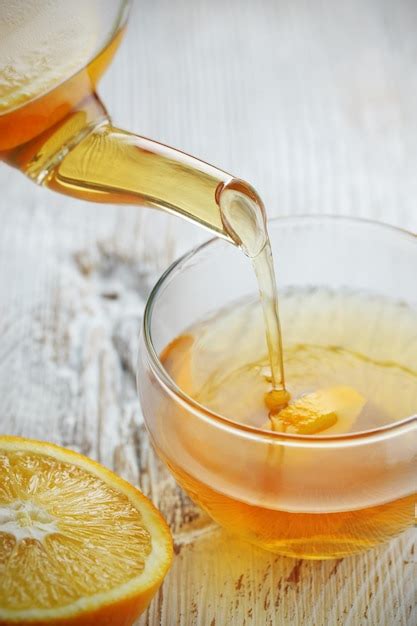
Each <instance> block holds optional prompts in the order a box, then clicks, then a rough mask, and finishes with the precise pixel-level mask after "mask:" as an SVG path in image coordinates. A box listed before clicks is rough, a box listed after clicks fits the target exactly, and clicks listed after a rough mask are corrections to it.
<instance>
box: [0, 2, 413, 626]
mask: <svg viewBox="0 0 417 626" xmlns="http://www.w3.org/2000/svg"><path fill="white" fill-rule="evenodd" d="M416 28H417V3H416V2H415V0H401V1H398V2H395V0H374V1H371V0H369V1H366V0H351V1H350V2H331V0H329V1H319V0H315V1H312V0H256V1H255V0H234V1H229V2H224V1H222V0H211V1H209V0H194V1H191V0H176V2H169V0H156V1H155V0H154V1H153V2H146V0H140V1H138V2H137V3H136V5H135V7H134V10H133V14H132V19H131V22H130V27H129V30H128V34H127V37H126V39H125V41H124V43H123V44H122V47H121V50H120V52H119V54H118V56H117V58H116V60H115V62H114V64H113V66H112V67H111V69H110V71H109V72H108V74H107V75H106V77H105V79H104V81H103V84H102V88H101V93H102V94H103V97H104V99H105V101H106V103H107V105H108V108H109V110H110V111H111V112H112V113H113V116H114V119H115V121H116V122H117V123H119V124H120V125H123V126H125V127H127V128H130V129H131V130H134V131H136V132H139V133H141V134H145V135H148V136H151V137H153V138H155V139H158V140H160V141H162V142H166V143H169V144H171V145H175V146H178V147H179V148H182V149H184V150H186V151H187V152H191V153H194V154H196V155H199V156H200V157H201V158H203V159H205V160H208V161H211V162H213V163H215V164H218V165H220V166H222V167H223V168H224V169H226V170H228V171H231V172H233V173H235V174H236V175H238V176H240V177H243V178H247V179H248V180H249V181H251V182H252V183H253V184H254V185H255V186H256V187H257V188H258V190H259V191H260V193H261V195H263V197H264V199H265V201H266V204H267V207H268V211H269V213H270V215H280V214H289V213H292V214H302V213H319V212H323V213H340V214H349V215H358V216H364V217H372V218H375V219H379V220H383V221H387V222H390V223H393V224H397V225H401V226H403V227H406V228H409V229H411V230H417V208H416V204H417V176H416V169H417V114H416V111H417V71H416V58H417V37H416ZM0 188H1V194H0V428H1V431H5V432H7V433H14V434H23V435H25V436H32V437H37V438H42V439H48V440H51V441H54V442H58V443H61V444H63V445H66V446H69V447H71V448H74V449H77V450H80V451H82V452H84V453H86V454H88V455H90V456H92V457H94V458H97V459H99V460H100V461H101V462H103V463H104V464H106V465H108V466H109V467H112V468H114V469H115V470H116V471H117V472H119V473H120V474H122V475H123V476H124V477H126V478H127V479H129V480H130V481H132V482H133V483H135V484H138V485H140V487H141V488H142V490H143V491H144V492H145V493H146V494H148V495H149V496H150V497H151V498H152V500H153V501H154V502H155V503H156V505H157V506H158V507H159V508H160V509H161V510H162V512H163V513H164V515H165V516H166V518H167V520H168V522H169V524H170V526H171V528H172V531H173V533H174V537H175V546H176V558H175V562H174V565H173V568H172V570H171V572H170V574H169V575H168V577H167V579H166V581H165V583H164V585H163V587H162V589H161V591H160V593H159V595H158V596H157V597H156V599H155V600H154V602H153V603H152V605H151V607H150V609H149V610H148V612H147V614H146V615H144V616H143V617H142V618H141V620H139V622H138V624H140V626H145V624H146V625H148V626H156V625H157V624H158V625H159V624H161V625H164V626H168V625H169V626H170V625H177V624H178V625H181V626H191V625H193V626H194V625H199V626H243V625H247V626H250V625H255V626H264V625H275V626H282V625H284V626H287V625H288V626H289V625H290V624H291V625H293V624H296V625H297V626H333V625H335V624H343V625H350V626H358V625H362V624H371V625H375V626H377V625H378V626H381V625H387V626H396V625H401V626H414V625H415V624H417V605H416V595H417V591H416V577H417V562H416V554H415V552H414V546H415V534H414V532H413V531H411V532H409V533H408V534H406V535H404V536H402V537H401V538H399V539H397V540H395V541H393V542H391V543H390V544H389V545H387V546H384V547H382V548H380V549H377V550H375V551H373V552H369V553H366V554H363V555H361V556H358V557H356V558H352V559H345V560H342V561H332V562H322V563H320V562H305V561H294V560H291V559H287V558H282V557H277V556H274V555H270V554H268V553H265V552H262V551H260V550H258V549H255V548H253V547H251V546H249V545H247V544H244V543H242V542H240V541H239V540H237V539H234V538H231V537H229V536H228V535H226V533H224V532H223V531H222V530H220V529H219V528H218V527H216V526H215V525H214V524H213V523H212V522H211V521H210V520H209V519H208V518H207V517H206V515H205V514H203V513H201V512H200V511H199V510H198V509H197V507H195V506H194V505H193V504H192V503H191V502H190V501H189V499H188V498H187V497H186V496H185V495H184V493H183V492H182V491H181V490H180V489H179V487H177V486H176V485H175V482H174V480H173V479H172V478H171V477H170V475H169V474H168V472H167V471H166V470H165V469H164V467H163V466H162V465H161V464H160V462H159V461H158V460H157V459H156V457H155V455H154V453H153V452H152V450H151V449H150V448H149V443H148V439H147V436H146V434H145V432H144V429H143V425H142V418H141V411H140V407H139V403H138V400H137V396H136V391H135V382H134V371H135V359H136V346H137V334H138V328H139V324H140V319H141V314H142V310H143V306H144V302H145V299H146V297H147V294H148V292H149V288H150V287H151V286H152V284H153V283H154V281H155V279H156V277H157V276H158V274H159V273H160V272H161V270H162V269H163V268H165V267H166V266H167V264H168V263H169V262H170V261H171V260H172V259H173V258H174V257H175V256H176V255H177V254H178V253H179V252H181V251H183V250H184V249H185V248H187V247H190V246H191V245H192V244H194V243H196V242H198V241H201V240H202V239H204V238H205V237H206V234H205V233H202V232H198V230H197V229H196V228H195V227H193V226H191V225H187V224H185V223H181V222H180V221H179V220H175V219H174V218H170V217H168V216H165V215H162V214H157V213H156V212H152V211H151V210H145V209H140V208H137V209H135V208H126V207H124V208H120V207H113V206H99V205H89V204H86V203H82V202H78V203H77V202H75V201H73V200H71V199H68V198H64V197H59V196H57V195H54V194H53V193H51V192H48V191H46V190H43V189H37V188H35V187H34V186H33V185H32V184H31V183H29V182H28V181H26V180H25V179H24V178H23V177H22V176H21V175H20V174H19V173H17V172H14V171H12V170H10V169H8V168H6V166H2V167H0Z"/></svg>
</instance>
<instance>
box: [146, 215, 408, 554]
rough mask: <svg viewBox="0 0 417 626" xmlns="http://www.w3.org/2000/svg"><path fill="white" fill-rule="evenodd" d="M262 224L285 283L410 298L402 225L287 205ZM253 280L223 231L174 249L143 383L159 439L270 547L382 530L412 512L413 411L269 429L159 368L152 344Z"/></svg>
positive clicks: (361, 537) (358, 545)
mask: <svg viewBox="0 0 417 626" xmlns="http://www.w3.org/2000/svg"><path fill="white" fill-rule="evenodd" d="M270 236H271V243H272V248H273V252H274V253H275V260H276V264H277V267H276V271H277V275H278V279H279V286H280V288H281V289H283V291H284V290H285V288H287V287H325V288H331V289H333V290H334V289H342V288H349V289H354V290H361V291H366V292H367V293H369V294H376V295H382V296H385V297H388V298H391V299H393V300H395V301H402V302H404V303H406V304H407V305H409V306H410V307H416V305H417V292H416V275H415V270H416V267H417V240H416V237H415V236H414V235H412V234H411V233H407V232H405V231H401V230H399V229H395V228H392V227H389V226H385V225H381V224H377V223H374V222H368V221H363V220H355V219H348V218H341V217H295V218H281V219H277V220H274V221H272V222H271V223H270ZM256 289H257V287H256V282H255V278H254V275H253V273H252V271H251V268H250V266H249V263H248V261H247V259H245V257H244V255H243V254H242V253H241V252H239V250H237V249H236V248H234V247H233V246H230V245H229V244H227V243H226V242H224V241H221V240H212V241H209V242H208V243H206V244H204V245H202V246H200V247H199V248H197V249H195V250H193V251H192V252H190V253H189V254H187V255H185V256H184V257H182V258H181V259H179V260H178V261H176V262H175V263H174V264H173V265H172V266H171V267H170V268H169V269H168V270H167V271H166V272H165V274H164V275H163V276H162V278H161V279H160V280H159V282H158V283H157V285H156V286H155V288H154V290H153V291H152V294H151V296H150V298H149V301H148V304H147V307H146V311H145V316H144V324H143V332H142V336H141V343H140V351H139V367H138V388H139V394H140V399H141V404H142V409H143V414H144V418H145V423H146V426H147V429H148V431H149V434H150V437H151V440H152V443H153V445H154V447H155V449H156V451H157V452H158V454H159V455H160V457H161V458H162V459H163V460H164V461H165V463H166V464H167V466H168V467H169V469H170V470H171V472H172V473H173V475H174V477H175V478H176V480H177V481H178V482H179V484H180V485H181V486H182V487H183V488H184V489H185V491H186V492H187V493H188V494H189V495H190V497H191V498H192V499H193V500H194V501H195V502H197V503H198V504H199V505H201V507H202V508H203V509H205V510H206V511H207V512H208V513H209V515H210V516H211V517H212V518H213V519H214V520H216V521H217V522H218V523H219V524H221V525H222V526H224V527H225V528H226V529H228V530H230V531H232V532H234V533H236V534H238V535H240V536H241V537H242V538H243V539H246V540H248V541H250V542H252V543H254V544H257V545H259V546H261V547H262V548H265V549H267V550H271V551H273V552H276V553H280V554H284V555H287V556H292V557H297V558H310V559H327V558H336V557H345V556H348V555H351V554H354V553H356V552H359V551H362V550H366V549H369V548H372V547H373V546H375V545H377V544H379V543H381V542H385V541H387V540H389V539H391V538H392V537H394V536H396V535H397V534H399V533H400V532H402V531H404V530H405V529H407V528H409V527H411V526H412V525H413V523H414V507H415V501H416V498H415V488H416V461H417V455H416V443H417V442H416V430H417V428H416V427H417V415H411V416H409V417H407V418H405V419H401V420H399V421H397V422H395V423H391V424H389V425H385V426H382V427H379V428H375V429H373V430H368V431H364V432H360V433H357V434H345V435H337V436H330V435H328V436H301V435H294V434H283V433H277V432H269V431H264V430H260V429H258V428H255V427H251V426H248V425H244V424H241V423H237V422H234V421H232V420H230V419H227V418H225V417H223V416H221V415H218V414H214V413H213V412H211V411H210V410H209V409H207V408H206V407H204V406H201V405H200V404H198V403H197V402H196V401H195V400H193V399H192V398H190V397H189V396H187V394H186V393H184V392H183V391H182V390H181V389H180V388H179V387H178V386H177V385H176V384H175V382H174V381H173V380H172V379H171V378H170V377H169V375H168V373H167V372H166V371H165V369H164V367H163V365H162V363H161V361H160V359H159V355H160V353H161V351H162V350H163V349H164V348H165V347H166V346H167V344H168V343H169V342H171V341H172V340H173V339H175V338H176V337H177V336H178V335H181V334H182V333H183V332H184V331H185V330H186V329H187V328H189V327H190V326H192V325H194V324H195V323H196V322H198V321H199V320H203V319H205V318H207V317H208V316H209V315H211V314H213V313H214V312H215V311H217V310H219V309H221V308H224V307H228V306H232V305H233V303H234V302H236V301H238V300H241V299H242V298H243V297H251V296H252V297H253V295H254V294H256ZM359 324H360V320H358V325H359ZM284 340H285V336H284ZM410 340H412V338H411V337H410ZM414 340H415V338H414Z"/></svg>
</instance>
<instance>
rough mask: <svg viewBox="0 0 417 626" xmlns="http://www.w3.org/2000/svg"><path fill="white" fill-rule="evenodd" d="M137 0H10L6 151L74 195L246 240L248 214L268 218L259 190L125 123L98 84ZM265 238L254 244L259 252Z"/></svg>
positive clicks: (0, 140)
mask: <svg viewBox="0 0 417 626" xmlns="http://www.w3.org/2000/svg"><path fill="white" fill-rule="evenodd" d="M129 4H130V2H129V1H128V0H118V1H116V0H89V1H88V2H85V0H72V2H71V3H69V2H67V1H66V0H55V1H54V2H45V1H44V0H31V1H30V2H28V1H27V0H10V1H9V2H7V3H6V2H3V3H1V5H0V158H1V159H2V160H4V161H5V162H7V163H9V164H10V165H12V166H14V167H17V168H18V169H20V170H21V171H22V172H24V173H25V174H26V175H27V176H28V177H29V178H31V179H32V180H33V181H34V182H36V183H38V184H41V185H44V186H46V187H49V188H50V189H53V190H55V191H58V192H61V193H64V194H66V195H70V196H73V197H76V198H82V199H84V200H92V201H95V202H110V203H130V204H139V205H142V206H153V207H158V208H161V209H164V210H167V211H169V212H172V213H176V214H178V215H181V216H183V217H185V218H188V219H190V220H193V221H195V222H197V223H198V224H200V225H202V226H205V227H206V228H209V229H210V230H211V231H213V232H214V233H216V234H217V235H219V236H221V237H224V238H226V239H228V240H230V241H232V242H233V243H235V244H237V245H240V244H241V238H240V233H239V232H238V228H237V227H236V224H239V228H246V229H247V227H250V226H251V225H250V224H248V223H246V225H245V222H248V220H249V222H256V221H259V219H261V220H265V212H264V209H263V205H262V203H261V201H260V199H259V197H258V196H257V194H256V192H255V191H254V189H253V188H252V187H250V185H248V184H247V183H245V182H244V181H242V180H239V179H236V178H233V177H232V176H231V175H230V174H228V173H226V172H224V171H222V170H219V169H217V168H215V167H213V166H211V165H209V164H207V163H204V162H202V161H199V160H198V159H195V158H193V157H191V156H189V155H186V154H184V153H182V152H179V151H177V150H174V149H172V148H169V147H167V146H164V145H162V144H160V143H157V142H155V141H152V140H149V139H145V138H144V137H139V136H137V135H134V134H132V133H129V132H127V131H125V130H120V129H118V128H116V127H115V126H113V124H112V121H111V119H110V117H109V115H108V113H107V111H106V109H105V107H104V105H103V104H102V102H101V101H100V98H99V97H98V96H97V93H96V87H97V83H98V81H99V79H100V77H101V76H102V74H103V72H104V71H105V69H106V68H107V66H108V64H109V63H110V61H111V59H112V57H113V55H114V53H115V51H116V50H117V47H118V45H119V43H120V40H121V38H122V36H123V32H124V30H125V25H126V20H127V15H128V9H129ZM259 208H261V211H259ZM242 215H244V217H245V219H243V220H242ZM236 218H239V219H236ZM252 225H253V224H252ZM251 230H252V229H251ZM261 231H264V229H261ZM258 232H260V231H259V229H258ZM264 243H265V242H264V241H259V242H255V244H254V247H253V250H252V252H253V253H256V251H257V250H258V249H260V248H261V247H262V246H263V244H264ZM250 256H252V254H251V255H250Z"/></svg>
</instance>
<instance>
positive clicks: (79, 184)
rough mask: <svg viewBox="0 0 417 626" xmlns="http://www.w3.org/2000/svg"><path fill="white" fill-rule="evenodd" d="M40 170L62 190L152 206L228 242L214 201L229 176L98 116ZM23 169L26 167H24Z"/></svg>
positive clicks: (86, 197)
mask: <svg viewBox="0 0 417 626" xmlns="http://www.w3.org/2000/svg"><path fill="white" fill-rule="evenodd" d="M43 171H44V172H45V173H44V175H43V177H42V180H39V179H38V182H41V184H43V185H45V186H47V187H49V188H50V189H53V190H55V191H58V192H60V193H64V194H66V195H70V196H74V197H77V198H82V199H84V200H91V201H94V202H109V203H119V204H137V205H141V206H149V207H156V208H159V209H162V210H165V211H168V212H169V213H173V214H176V215H179V216H181V217H183V218H186V219H188V220H191V221H193V222H196V223H197V224H199V225H200V226H203V227H205V228H207V229H209V230H210V231H211V232H213V233H214V234H216V235H217V236H220V237H223V238H225V239H228V240H229V241H233V242H234V243H236V242H235V241H234V240H233V237H232V236H231V235H230V234H229V231H228V229H227V226H226V225H225V224H224V221H223V218H222V212H221V210H220V206H219V198H220V194H221V190H222V189H223V188H224V187H225V186H227V185H228V184H229V183H230V181H231V180H233V177H232V176H231V175H230V174H228V173H227V172H224V171H222V170H219V169H217V168H215V167H213V166H212V165H209V164H208V163H205V162H203V161H200V160H198V159H196V158H194V157H191V156H189V155H188V154H185V153H183V152H180V151H178V150H175V149H173V148H169V147H167V146H165V145H163V144H160V143H158V142H156V141H152V140H150V139H146V138H144V137H140V136H137V135H134V134H132V133H130V132H127V131H125V130H121V129H119V128H115V127H114V126H113V125H112V124H111V122H110V120H109V118H108V117H104V118H103V117H102V118H101V119H100V120H99V121H98V123H97V124H96V125H94V127H92V128H91V127H90V128H89V129H87V131H84V136H81V139H80V140H78V141H77V142H76V143H75V145H74V143H73V145H72V146H70V147H69V148H68V149H67V150H66V153H65V154H62V152H61V156H60V158H59V159H56V162H55V163H52V167H49V168H46V169H44V170H43ZM27 173H28V172H27Z"/></svg>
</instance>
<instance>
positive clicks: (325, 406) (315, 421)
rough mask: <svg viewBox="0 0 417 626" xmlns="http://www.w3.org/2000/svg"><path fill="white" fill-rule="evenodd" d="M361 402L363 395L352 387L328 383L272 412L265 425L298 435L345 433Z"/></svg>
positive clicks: (361, 406)
mask: <svg viewBox="0 0 417 626" xmlns="http://www.w3.org/2000/svg"><path fill="white" fill-rule="evenodd" d="M364 404H365V398H364V397H363V396H362V395H361V394H360V393H359V392H358V391H356V390H355V389H353V388H352V387H347V386H343V385H340V386H335V387H328V388H326V389H320V390H318V391H315V392H314V393H310V394H307V395H305V396H303V397H301V398H299V399H298V400H295V401H294V402H293V403H291V404H289V405H288V406H287V407H285V408H284V409H282V410H281V411H279V412H278V413H274V412H271V413H270V424H269V425H268V426H267V428H268V429H272V430H275V431H278V432H289V433H296V434H300V435H316V434H318V433H322V432H326V434H336V433H346V432H349V431H350V430H351V429H352V426H353V424H354V422H355V420H356V419H357V417H358V415H359V414H360V412H361V410H362V408H363V406H364Z"/></svg>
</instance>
